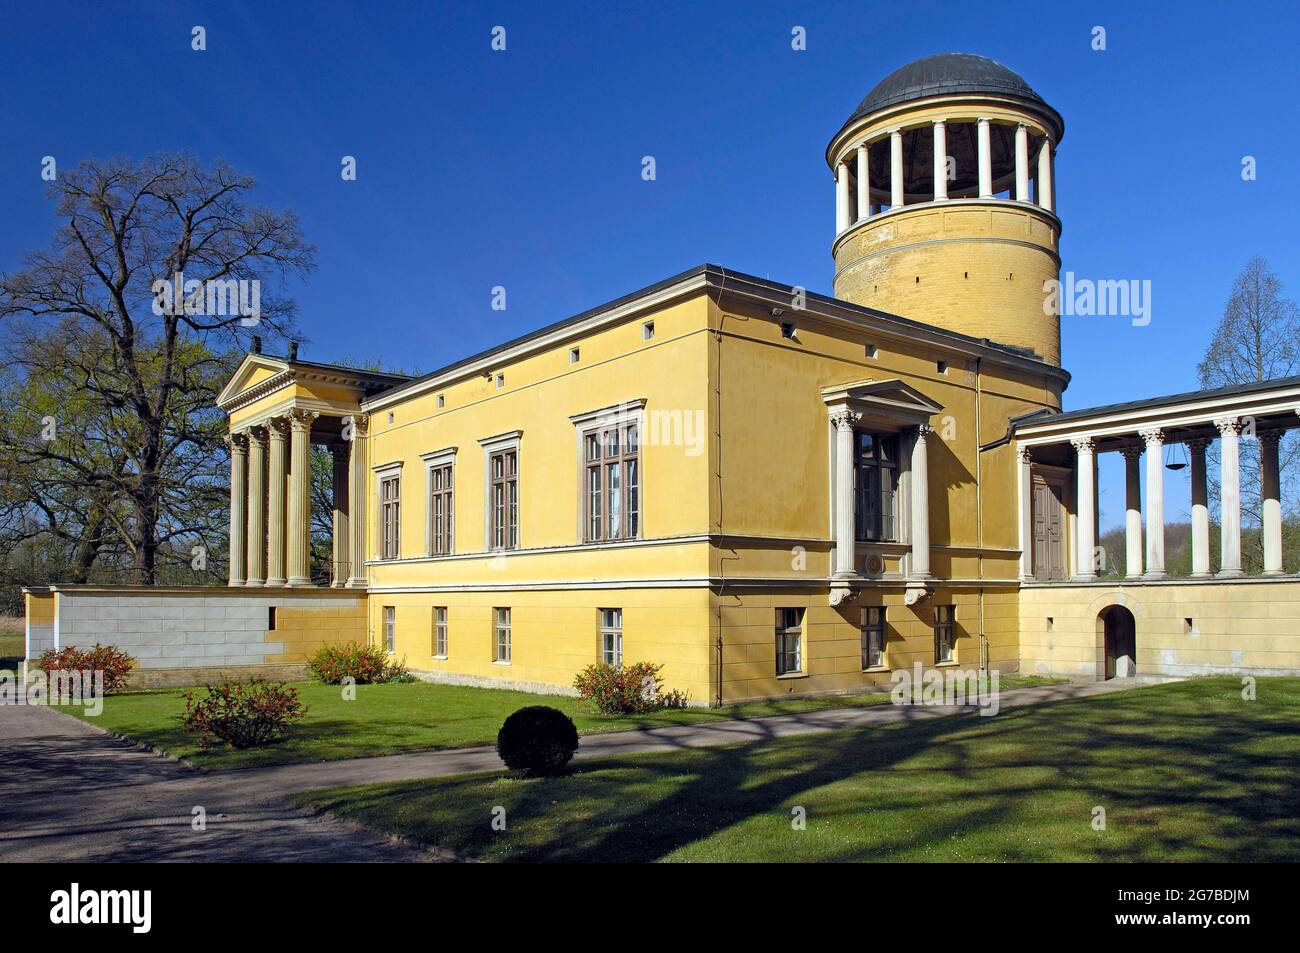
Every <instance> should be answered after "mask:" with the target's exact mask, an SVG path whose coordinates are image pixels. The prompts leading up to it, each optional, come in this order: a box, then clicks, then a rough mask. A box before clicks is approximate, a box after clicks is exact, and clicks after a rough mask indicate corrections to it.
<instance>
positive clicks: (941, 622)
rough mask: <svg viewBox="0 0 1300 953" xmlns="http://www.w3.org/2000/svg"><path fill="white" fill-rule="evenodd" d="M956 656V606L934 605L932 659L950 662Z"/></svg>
mask: <svg viewBox="0 0 1300 953" xmlns="http://www.w3.org/2000/svg"><path fill="white" fill-rule="evenodd" d="M956 656H957V607H956V606H935V607H934V660H935V661H936V662H951V661H952V660H953V659H954V658H956Z"/></svg>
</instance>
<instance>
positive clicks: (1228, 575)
mask: <svg viewBox="0 0 1300 953" xmlns="http://www.w3.org/2000/svg"><path fill="white" fill-rule="evenodd" d="M1244 575H1246V574H1245V573H1244V572H1242V571H1241V570H1240V569H1220V570H1219V571H1218V572H1216V573H1215V574H1214V578H1215V579H1236V578H1237V577H1238V576H1244Z"/></svg>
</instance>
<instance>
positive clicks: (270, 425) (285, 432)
mask: <svg viewBox="0 0 1300 953" xmlns="http://www.w3.org/2000/svg"><path fill="white" fill-rule="evenodd" d="M266 426H267V429H268V430H269V431H270V432H271V439H272V440H283V439H285V438H286V437H288V436H289V418H288V417H272V418H271V419H270V420H268V421H267V422H266Z"/></svg>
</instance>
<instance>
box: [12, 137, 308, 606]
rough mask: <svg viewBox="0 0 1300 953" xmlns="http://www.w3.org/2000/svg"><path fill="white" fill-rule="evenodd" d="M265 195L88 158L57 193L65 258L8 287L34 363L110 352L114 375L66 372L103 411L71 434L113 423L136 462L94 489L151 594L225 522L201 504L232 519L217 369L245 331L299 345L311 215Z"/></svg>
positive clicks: (221, 181) (181, 159)
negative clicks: (101, 492) (218, 427)
mask: <svg viewBox="0 0 1300 953" xmlns="http://www.w3.org/2000/svg"><path fill="white" fill-rule="evenodd" d="M252 188H253V180H252V179H251V178H249V177H247V176H241V175H238V174H237V173H235V171H234V170H233V169H231V168H230V167H229V166H228V165H226V164H225V163H224V162H220V161H218V162H216V163H214V164H213V165H212V166H211V167H210V168H204V167H203V166H201V165H200V164H199V162H198V161H197V159H195V158H194V157H193V156H190V155H183V154H182V155H172V154H164V155H158V156H153V157H150V158H148V159H145V160H143V161H140V162H131V161H129V160H125V159H113V160H108V161H98V160H87V161H86V162H83V163H82V164H81V165H79V166H77V167H76V168H75V169H72V170H71V171H69V172H67V173H65V174H64V175H63V177H62V178H61V179H60V180H58V181H56V182H55V183H52V185H51V187H50V195H51V197H52V198H54V199H56V200H57V201H58V215H59V217H60V219H61V224H60V226H59V228H58V230H57V231H56V234H55V236H54V241H53V243H52V246H51V247H50V248H49V249H47V250H44V251H39V252H34V253H31V254H29V255H27V256H25V258H24V261H23V263H22V267H21V268H20V270H18V271H16V272H12V273H9V274H5V275H3V276H0V319H4V320H6V324H7V328H6V330H7V331H8V332H9V335H10V338H11V341H13V342H16V344H17V345H18V347H19V349H20V350H21V349H22V347H24V346H26V347H28V349H29V350H30V345H31V344H32V342H33V340H35V339H36V338H34V337H33V335H36V336H39V335H40V334H45V335H54V336H62V337H67V338H70V339H78V340H80V341H81V342H82V343H83V344H85V345H86V346H85V347H82V348H80V350H79V351H78V349H72V351H71V352H70V353H72V352H77V353H81V354H82V355H85V354H88V353H90V352H91V351H93V350H94V349H96V348H98V349H102V359H101V363H100V364H99V365H98V366H95V367H69V368H67V369H66V370H67V371H68V373H69V374H72V375H73V376H76V377H80V378H82V379H84V380H85V381H86V384H87V387H88V388H89V393H90V397H91V400H92V401H93V404H94V413H93V414H92V413H90V412H89V411H86V412H83V413H82V414H81V418H80V419H78V415H77V413H70V414H68V415H67V416H68V417H69V419H67V420H66V421H64V422H63V424H62V426H63V427H64V428H71V429H72V430H73V431H74V432H75V431H78V430H80V431H81V432H83V433H88V432H90V431H91V430H93V429H94V428H95V426H96V425H97V424H102V423H103V421H104V420H110V421H111V428H110V429H109V431H106V432H110V433H112V434H114V435H115V438H116V439H117V440H119V441H120V442H119V443H118V445H117V450H118V451H119V453H120V457H121V460H120V461H117V460H116V458H115V457H114V456H113V454H111V453H108V454H101V455H100V456H102V457H103V458H104V464H105V466H104V468H103V469H99V468H96V469H94V472H93V473H88V474H87V475H86V483H85V486H86V487H87V488H88V490H89V488H91V487H95V488H102V487H107V488H111V491H112V492H111V494H110V502H111V503H112V504H113V505H114V506H117V505H120V504H123V503H124V504H125V514H124V515H120V516H117V517H115V518H114V517H109V518H110V520H111V521H113V524H114V525H113V528H114V530H115V533H116V535H117V538H118V539H119V540H120V541H121V544H122V545H123V546H125V548H126V550H127V551H128V553H129V557H130V566H131V570H132V575H133V577H134V578H135V580H136V581H138V582H142V583H147V584H152V583H154V582H156V581H157V580H158V572H159V554H160V551H165V550H166V549H167V543H168V540H169V539H171V538H173V537H176V536H178V535H184V534H185V533H186V532H191V533H194V532H199V531H201V530H202V528H203V526H207V525H210V523H211V521H212V520H211V514H210V513H209V514H208V515H207V516H205V517H196V516H195V515H194V511H195V509H196V505H195V504H197V509H210V508H211V507H212V506H215V507H216V509H217V512H218V516H219V517H220V518H224V517H223V516H221V514H220V510H221V503H220V494H214V493H213V492H212V491H213V487H212V485H211V481H209V480H208V479H207V477H209V476H211V474H212V472H213V467H214V461H218V462H219V461H220V460H222V459H224V456H223V455H224V453H225V451H224V448H222V447H221V446H220V444H219V443H217V442H215V441H214V436H215V435H214V433H213V428H212V426H211V422H212V421H211V417H205V416H204V414H203V411H204V410H208V411H211V401H212V398H213V396H214V393H213V391H212V376H211V370H212V367H213V364H214V362H220V361H221V360H222V358H221V357H219V356H218V355H222V354H224V353H227V352H228V351H230V350H232V349H234V346H235V344H236V341H237V339H238V337H239V336H240V335H241V334H247V333H250V331H251V330H256V331H257V333H259V334H264V335H265V334H269V335H272V336H274V335H277V334H284V333H287V332H289V331H290V330H291V327H292V321H293V316H294V314H295V304H294V301H293V300H292V298H290V297H287V296H285V295H284V294H283V287H284V281H285V279H287V278H288V277H290V276H293V275H302V274H305V273H307V272H308V271H310V269H311V268H312V267H313V265H314V249H313V248H312V246H311V245H309V244H308V243H307V242H306V241H305V240H304V239H303V236H302V232H301V229H300V228H299V225H298V221H297V218H296V216H294V215H293V213H291V212H275V211H271V210H268V209H265V208H261V207H257V206H250V205H247V204H245V203H246V197H247V196H248V194H249V192H250V191H251V190H252ZM239 283H245V284H239ZM235 285H239V287H240V289H241V291H242V290H243V289H244V288H250V287H251V288H252V289H253V293H252V294H250V295H248V296H247V298H241V304H243V305H247V303H248V301H249V300H252V301H255V302H256V306H255V307H253V308H249V307H246V306H244V307H239V308H234V307H231V306H230V304H231V299H230V294H231V293H233V288H234V286H235ZM173 289H175V293H173ZM214 291H215V292H217V293H215V294H214ZM254 326H255V327H254ZM242 349H243V348H242V347H241V348H239V350H242ZM58 452H59V450H58V444H57V442H56V441H45V442H43V444H42V445H41V446H36V447H34V448H32V456H33V460H34V465H36V466H39V464H40V460H41V459H42V454H45V455H46V456H47V458H48V459H49V460H50V462H51V465H55V464H57V465H60V466H63V465H67V462H68V461H66V460H58V459H57V458H56V455H57V453H58ZM217 469H218V470H220V469H221V468H220V467H219V466H218V467H217ZM110 509H112V510H113V512H114V513H116V509H113V507H112V506H111V507H110ZM87 536H88V538H92V537H93V533H90V531H89V529H87Z"/></svg>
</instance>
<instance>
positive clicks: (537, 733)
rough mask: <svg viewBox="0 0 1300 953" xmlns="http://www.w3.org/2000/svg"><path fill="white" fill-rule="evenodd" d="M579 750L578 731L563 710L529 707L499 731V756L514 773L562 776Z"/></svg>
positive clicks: (507, 721) (510, 718)
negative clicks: (562, 772) (560, 774)
mask: <svg viewBox="0 0 1300 953" xmlns="http://www.w3.org/2000/svg"><path fill="white" fill-rule="evenodd" d="M577 750H578V729H577V728H575V727H574V724H573V720H572V719H570V718H569V716H568V715H566V714H565V713H564V712H562V711H558V710H556V709H554V708H549V707H547V706H546V705H529V706H528V707H527V708H521V709H519V710H518V711H517V712H515V713H514V714H512V715H511V716H510V717H509V718H507V719H506V720H505V724H503V725H502V726H501V730H500V731H499V732H497V754H499V755H500V756H501V760H502V761H504V762H505V763H506V767H507V768H510V769H511V770H512V771H523V772H525V773H527V774H532V775H547V774H559V773H560V772H561V771H563V770H564V766H565V765H567V764H568V763H569V761H570V760H571V759H572V758H573V753H574V752H575V751H577Z"/></svg>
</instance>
